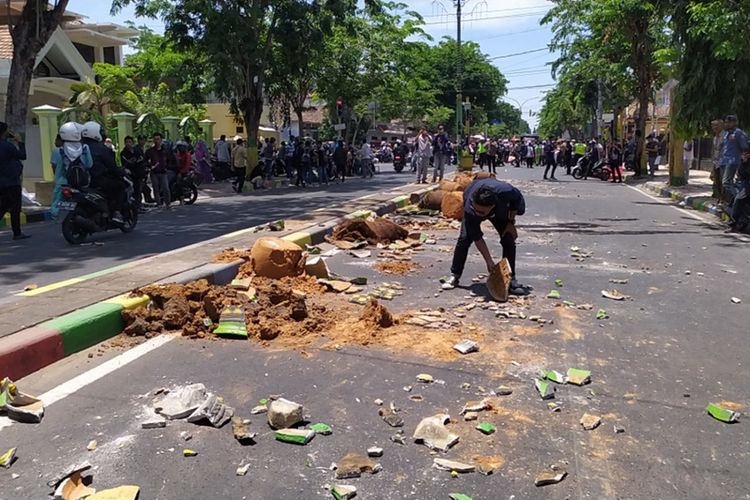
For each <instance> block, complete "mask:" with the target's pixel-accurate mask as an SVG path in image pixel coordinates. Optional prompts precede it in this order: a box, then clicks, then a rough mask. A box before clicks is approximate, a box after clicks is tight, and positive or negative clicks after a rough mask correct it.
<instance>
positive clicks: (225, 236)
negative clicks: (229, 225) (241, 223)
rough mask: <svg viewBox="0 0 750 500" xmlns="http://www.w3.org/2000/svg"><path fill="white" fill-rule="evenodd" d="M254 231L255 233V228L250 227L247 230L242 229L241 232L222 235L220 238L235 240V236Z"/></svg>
mask: <svg viewBox="0 0 750 500" xmlns="http://www.w3.org/2000/svg"><path fill="white" fill-rule="evenodd" d="M253 231H255V227H248V228H247V229H240V230H239V231H235V232H233V233H228V234H222V235H221V236H219V238H234V237H235V236H240V235H242V234H247V233H252V232H253Z"/></svg>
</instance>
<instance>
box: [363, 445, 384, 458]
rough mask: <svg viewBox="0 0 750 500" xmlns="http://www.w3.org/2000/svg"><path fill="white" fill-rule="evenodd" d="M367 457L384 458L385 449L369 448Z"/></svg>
mask: <svg viewBox="0 0 750 500" xmlns="http://www.w3.org/2000/svg"><path fill="white" fill-rule="evenodd" d="M367 456H368V457H382V456H383V448H378V447H377V446H372V447H370V448H367Z"/></svg>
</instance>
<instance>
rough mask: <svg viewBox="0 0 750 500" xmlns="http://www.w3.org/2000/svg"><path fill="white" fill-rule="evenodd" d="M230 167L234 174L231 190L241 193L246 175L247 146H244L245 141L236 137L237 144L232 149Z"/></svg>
mask: <svg viewBox="0 0 750 500" xmlns="http://www.w3.org/2000/svg"><path fill="white" fill-rule="evenodd" d="M232 168H233V169H234V175H235V179H234V181H233V182H232V190H234V192H235V193H242V190H243V189H244V188H245V177H246V176H247V148H246V147H245V141H244V140H242V139H237V145H236V146H234V149H232Z"/></svg>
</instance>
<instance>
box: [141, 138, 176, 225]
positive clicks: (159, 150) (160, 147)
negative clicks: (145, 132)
mask: <svg viewBox="0 0 750 500" xmlns="http://www.w3.org/2000/svg"><path fill="white" fill-rule="evenodd" d="M153 142H154V145H153V146H151V147H150V148H149V150H148V151H146V159H147V160H148V164H149V166H150V167H151V186H152V187H153V188H154V199H155V201H156V206H164V209H165V210H169V205H170V203H171V201H172V193H170V191H169V174H168V171H169V170H171V169H172V168H173V164H174V163H175V160H174V155H173V154H172V151H171V150H170V148H168V147H166V146H165V145H164V137H163V136H162V135H161V133H160V132H155V133H154V135H153Z"/></svg>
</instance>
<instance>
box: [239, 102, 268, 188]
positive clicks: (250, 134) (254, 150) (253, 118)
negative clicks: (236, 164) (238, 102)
mask: <svg viewBox="0 0 750 500" xmlns="http://www.w3.org/2000/svg"><path fill="white" fill-rule="evenodd" d="M241 109H242V118H243V120H244V121H245V130H247V170H246V177H247V179H248V180H249V179H250V178H251V176H252V174H253V170H255V166H256V165H257V164H258V160H259V153H260V151H259V150H258V128H259V127H260V117H261V115H262V114H263V99H262V98H261V99H260V103H258V100H257V99H251V98H247V99H244V100H243V102H242V108H241Z"/></svg>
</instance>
